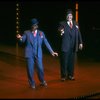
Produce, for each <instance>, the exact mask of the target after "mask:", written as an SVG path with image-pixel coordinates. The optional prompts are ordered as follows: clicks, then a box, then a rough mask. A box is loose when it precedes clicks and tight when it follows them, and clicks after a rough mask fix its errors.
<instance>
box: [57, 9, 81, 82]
mask: <svg viewBox="0 0 100 100" xmlns="http://www.w3.org/2000/svg"><path fill="white" fill-rule="evenodd" d="M58 30H59V31H60V35H61V38H62V39H61V52H60V54H61V55H60V64H61V80H62V81H65V80H66V79H70V80H74V79H75V78H74V61H75V53H76V52H77V51H78V48H79V49H82V48H83V43H82V37H81V33H80V30H79V26H78V24H76V22H75V21H74V20H73V12H72V10H70V9H69V10H68V11H67V15H66V20H65V21H62V22H60V25H59V28H58Z"/></svg>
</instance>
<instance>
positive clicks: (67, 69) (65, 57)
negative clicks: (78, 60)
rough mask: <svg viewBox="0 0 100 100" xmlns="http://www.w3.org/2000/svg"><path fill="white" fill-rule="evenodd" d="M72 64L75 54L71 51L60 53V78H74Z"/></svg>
mask: <svg viewBox="0 0 100 100" xmlns="http://www.w3.org/2000/svg"><path fill="white" fill-rule="evenodd" d="M74 62H75V52H73V49H70V50H69V51H68V52H61V55H60V72H61V78H66V77H67V76H74Z"/></svg>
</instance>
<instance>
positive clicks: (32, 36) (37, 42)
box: [17, 18, 58, 89]
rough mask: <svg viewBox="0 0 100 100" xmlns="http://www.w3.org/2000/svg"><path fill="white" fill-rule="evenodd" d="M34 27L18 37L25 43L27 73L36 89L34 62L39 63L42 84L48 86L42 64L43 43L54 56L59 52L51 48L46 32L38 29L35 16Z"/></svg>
mask: <svg viewBox="0 0 100 100" xmlns="http://www.w3.org/2000/svg"><path fill="white" fill-rule="evenodd" d="M31 23H32V27H31V30H26V31H25V32H24V34H23V36H21V35H20V34H18V35H17V38H18V39H19V40H20V41H21V42H23V43H25V58H26V60H27V75H28V81H29V85H30V86H31V87H32V88H33V89H35V87H36V84H35V81H34V64H35V63H36V65H37V73H38V78H39V81H40V85H41V86H47V83H46V81H45V80H44V69H43V64H42V44H43V43H44V44H45V45H46V47H47V48H48V50H49V51H50V53H51V54H52V55H53V56H55V55H56V56H58V53H56V52H54V51H53V49H52V48H51V46H50V44H49V42H48V41H47V39H46V37H45V34H44V32H42V31H40V30H39V29H38V23H39V22H38V20H37V19H36V18H33V19H32V20H31Z"/></svg>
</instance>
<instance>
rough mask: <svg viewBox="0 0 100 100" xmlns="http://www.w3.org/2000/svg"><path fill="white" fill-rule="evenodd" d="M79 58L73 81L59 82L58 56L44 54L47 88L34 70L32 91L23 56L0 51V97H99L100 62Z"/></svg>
mask: <svg viewBox="0 0 100 100" xmlns="http://www.w3.org/2000/svg"><path fill="white" fill-rule="evenodd" d="M78 59H79V58H78ZM78 59H77V61H76V64H75V81H69V80H66V81H65V82H61V81H60V64H59V59H58V57H52V56H51V55H47V54H44V56H43V63H44V71H45V80H46V81H47V83H48V87H47V88H44V87H40V86H39V80H38V77H37V74H36V72H35V73H34V79H35V82H36V89H35V90H33V89H31V88H30V87H29V86H28V82H27V74H26V62H25V59H24V58H23V57H18V56H15V55H11V54H8V53H3V52H0V98H1V99H4V98H6V99H7V98H17V99H18V98H25V99H26V98H29V99H32V98H33V99H43V98H44V99H69V98H70V99H84V98H85V99H86V98H89V99H100V63H99V62H93V61H86V60H78Z"/></svg>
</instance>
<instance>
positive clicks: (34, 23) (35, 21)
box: [31, 18, 39, 26]
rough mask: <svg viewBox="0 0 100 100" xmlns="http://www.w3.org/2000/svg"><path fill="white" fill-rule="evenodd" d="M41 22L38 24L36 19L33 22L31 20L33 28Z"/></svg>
mask: <svg viewBox="0 0 100 100" xmlns="http://www.w3.org/2000/svg"><path fill="white" fill-rule="evenodd" d="M38 23H39V22H38V20H37V19H36V18H33V19H32V20H31V25H32V26H33V25H37V24H38Z"/></svg>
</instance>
